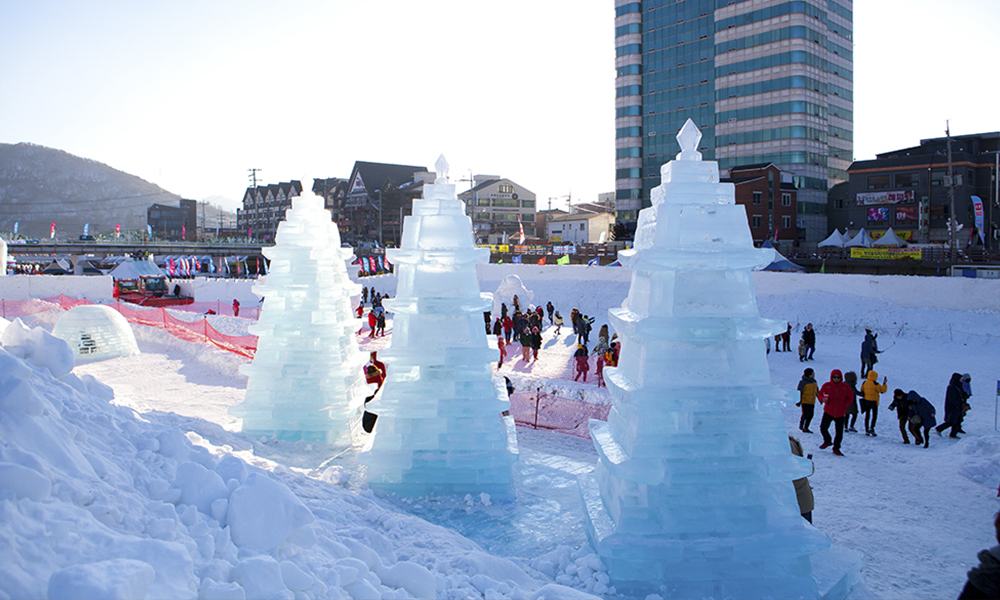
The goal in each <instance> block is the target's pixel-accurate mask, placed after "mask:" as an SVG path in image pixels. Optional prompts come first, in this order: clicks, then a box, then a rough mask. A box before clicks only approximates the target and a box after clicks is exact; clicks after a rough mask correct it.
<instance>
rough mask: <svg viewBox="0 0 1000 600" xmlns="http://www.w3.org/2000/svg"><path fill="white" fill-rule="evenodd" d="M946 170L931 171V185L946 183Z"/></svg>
mask: <svg viewBox="0 0 1000 600" xmlns="http://www.w3.org/2000/svg"><path fill="white" fill-rule="evenodd" d="M944 176H945V172H944V171H931V185H944Z"/></svg>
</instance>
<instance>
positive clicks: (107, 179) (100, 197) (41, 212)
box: [0, 143, 218, 240]
mask: <svg viewBox="0 0 1000 600" xmlns="http://www.w3.org/2000/svg"><path fill="white" fill-rule="evenodd" d="M179 200H180V196H178V195H177V194H172V193H170V192H168V191H166V190H164V189H163V188H161V187H160V186H158V185H154V184H152V183H149V182H148V181H145V180H143V179H140V178H138V177H136V176H134V175H129V174H128V173H123V172H121V171H118V170H116V169H113V168H111V167H109V166H107V165H104V164H101V163H99V162H97V161H93V160H89V159H86V158H80V157H78V156H73V155H72V154H69V153H67V152H63V151H62V150H55V149H53V148H46V147H44V146H37V145H35V144H27V143H20V144H0V232H8V233H9V232H12V231H13V230H14V223H15V222H18V223H19V228H18V232H19V233H20V234H21V235H22V236H24V237H28V238H32V237H35V238H48V237H49V228H50V226H51V225H52V223H53V222H54V223H55V224H56V235H57V238H58V239H62V240H67V239H76V238H77V236H79V235H80V234H81V233H83V225H84V223H90V234H91V235H98V234H100V233H113V232H114V230H115V225H116V224H117V223H121V225H122V230H124V231H127V230H139V229H145V228H146V210H147V209H148V208H149V206H150V205H152V204H165V205H168V206H177V205H178V201H179ZM199 212H200V207H199ZM199 218H200V214H199ZM214 218H215V220H216V221H217V220H218V216H217V215H216V216H215V217H214ZM206 220H208V218H207V214H206ZM208 221H209V223H211V222H212V221H210V220H208Z"/></svg>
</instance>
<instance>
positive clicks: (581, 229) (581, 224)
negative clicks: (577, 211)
mask: <svg viewBox="0 0 1000 600" xmlns="http://www.w3.org/2000/svg"><path fill="white" fill-rule="evenodd" d="M583 225H584V224H583V223H580V231H583Z"/></svg>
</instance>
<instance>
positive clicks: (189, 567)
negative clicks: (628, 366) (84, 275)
mask: <svg viewBox="0 0 1000 600" xmlns="http://www.w3.org/2000/svg"><path fill="white" fill-rule="evenodd" d="M616 271H617V270H616ZM607 272H609V273H610V270H609V271H607ZM589 277H590V278H591V279H594V278H595V277H596V278H597V283H594V284H591V285H590V289H591V290H592V291H593V293H592V294H588V293H587V284H586V282H580V281H567V280H559V279H552V278H550V280H548V281H547V280H546V279H545V278H544V277H538V278H531V279H530V280H528V279H527V278H526V282H527V283H528V287H529V289H532V290H533V291H534V293H535V296H534V302H540V303H544V302H545V301H548V300H551V301H552V302H553V304H555V305H556V307H557V308H558V309H559V310H560V311H561V312H562V313H563V314H564V315H565V316H567V317H568V314H569V311H570V309H572V308H573V307H574V306H576V305H578V304H580V305H583V306H584V312H589V313H590V314H591V315H592V316H595V317H597V322H596V323H595V329H594V334H593V335H592V339H594V338H596V331H597V329H598V328H599V327H600V325H601V324H603V323H605V322H606V310H607V308H610V307H613V306H617V305H619V304H621V302H622V300H623V299H624V297H625V295H626V294H627V291H628V284H627V278H623V277H622V276H621V275H618V274H617V273H616V274H614V275H611V276H609V278H608V279H607V280H606V281H602V280H601V279H600V276H599V275H597V276H589ZM781 277H782V275H778V276H777V277H768V278H766V279H764V280H760V279H758V286H757V287H758V302H759V305H760V310H761V314H762V315H763V316H765V317H770V318H778V319H785V320H788V321H789V322H791V324H792V325H793V327H794V328H795V331H796V333H795V334H794V337H793V346H794V344H795V343H796V342H797V339H798V332H799V331H801V328H802V326H803V325H804V324H805V323H806V322H812V323H813V324H814V326H815V327H816V329H817V338H818V343H817V351H816V357H815V360H814V361H813V362H811V363H809V364H808V366H810V367H812V368H814V369H815V370H816V372H817V379H819V380H820V382H821V383H822V382H823V381H825V380H826V379H827V378H828V376H829V372H830V370H831V369H834V368H838V369H841V370H845V371H846V370H854V371H858V370H859V367H860V361H859V350H860V343H861V339H862V337H863V332H864V327H865V326H868V327H872V328H873V329H875V330H877V331H879V332H880V337H879V342H880V344H881V347H882V348H883V349H884V350H885V352H884V353H883V354H882V355H881V356H880V362H879V364H878V365H877V367H876V369H877V370H878V371H879V373H880V374H882V375H885V376H887V377H888V384H889V388H890V393H889V394H887V395H885V396H883V401H882V406H881V407H880V410H881V413H880V415H879V425H878V433H879V436H878V437H875V438H870V437H866V436H864V435H863V434H845V435H846V438H845V441H844V446H843V451H844V453H845V455H846V456H845V457H842V458H841V457H835V456H833V455H832V454H830V452H829V450H819V449H818V446H819V443H820V441H821V440H820V435H819V432H818V425H819V423H818V420H819V417H818V416H817V419H816V420H815V421H814V423H813V430H814V431H816V433H815V434H813V435H808V434H802V433H799V432H798V430H797V423H798V409H797V408H795V407H794V406H791V407H788V408H786V409H785V415H786V420H787V423H788V430H789V432H790V433H792V434H794V435H796V436H797V437H800V439H802V441H803V444H804V446H805V448H806V452H808V453H812V454H813V455H814V461H815V466H816V472H815V475H814V476H813V477H812V478H811V482H812V485H813V488H814V491H815V495H816V509H815V511H814V514H813V520H814V523H815V525H816V527H818V528H819V529H820V530H821V531H823V532H824V533H826V534H827V535H829V536H830V537H831V538H832V540H833V543H834V544H836V545H838V546H842V547H846V548H849V549H854V550H857V551H859V552H861V553H863V554H864V557H865V567H864V575H865V577H866V587H865V588H863V589H862V590H860V597H881V598H916V597H919V598H953V597H956V596H957V594H958V592H959V591H960V590H961V587H962V585H963V584H964V580H965V573H966V571H967V570H968V569H969V568H970V567H972V566H974V565H975V564H976V559H975V556H976V553H977V552H978V551H979V550H980V549H982V548H986V547H989V546H992V545H994V544H995V540H994V533H993V527H992V516H993V514H994V513H995V512H996V510H997V509H998V500H997V493H996V488H997V484H998V483H1000V460H998V457H1000V435H998V434H997V433H996V432H995V430H994V394H995V392H996V385H997V379H998V376H1000V367H998V361H997V358H998V357H1000V339H998V336H1000V311H998V310H997V309H996V306H995V297H996V286H995V284H993V283H992V282H984V283H983V285H978V284H977V283H975V282H969V281H963V280H958V281H953V282H952V283H948V280H930V279H917V278H906V281H905V282H902V284H901V283H900V282H899V281H895V280H897V279H899V278H871V277H860V276H858V277H850V276H819V275H813V276H809V277H813V278H814V279H812V280H811V282H810V283H809V284H808V285H806V284H803V283H802V280H799V279H793V278H788V279H781ZM795 277H800V276H795ZM817 277H822V278H824V279H815V278H817ZM497 279H498V278H484V281H483V284H482V285H483V289H484V291H492V289H495V287H496V280H497ZM793 281H796V282H797V283H796V284H795V285H790V282H793ZM818 281H820V282H822V283H823V285H816V284H815V283H816V282H818ZM873 282H874V283H873ZM923 282H926V285H923V286H921V285H920V284H921V283H923ZM903 284H905V285H903ZM878 285H882V286H883V287H886V286H894V287H893V289H905V290H910V289H912V290H914V291H913V292H909V291H908V292H907V293H906V294H901V295H900V297H899V298H898V299H899V301H898V302H896V301H893V300H892V299H888V298H887V297H886V296H887V295H888V296H891V295H892V294H885V293H881V294H880V293H874V292H873V291H872V289H873V288H877V287H878ZM970 286H971V287H970ZM977 294H982V295H983V299H982V300H977ZM977 306H989V307H990V309H980V310H974V309H972V308H974V307H977ZM955 307H960V308H961V309H960V310H956V308H955ZM59 314H60V311H58V310H53V311H50V312H45V313H40V314H37V315H33V316H31V317H26V318H24V322H25V323H26V324H28V325H30V326H37V327H40V329H41V330H50V329H51V327H52V325H53V324H54V323H55V321H56V320H57V319H58V317H59ZM210 321H211V322H212V325H213V326H214V327H216V328H217V329H219V330H220V331H222V332H224V333H228V334H233V335H239V334H242V333H245V326H246V323H247V321H246V320H245V319H235V318H232V317H225V316H221V315H217V316H212V317H210ZM0 326H2V323H0ZM15 327H16V326H15ZM391 327H392V325H391V322H390V324H389V326H388V329H389V331H390V333H391ZM134 330H135V333H136V337H137V339H138V342H139V346H140V349H141V350H142V354H139V355H136V356H131V357H126V358H119V359H113V360H109V361H103V362H97V363H91V364H88V365H83V366H78V367H76V368H75V369H74V370H73V372H72V373H71V374H64V373H63V371H65V365H64V364H61V361H60V360H59V359H58V357H53V352H52V351H51V350H50V348H51V347H52V344H51V343H50V342H47V341H46V340H45V339H43V337H42V336H41V333H40V332H35V333H33V334H31V335H29V334H27V333H24V332H21V331H13V330H11V331H8V332H7V333H5V334H4V337H3V340H4V348H3V349H2V350H0V598H2V597H11V598H29V597H30V598H40V597H52V598H56V597H70V596H77V597H79V596H81V595H84V594H83V591H88V592H89V591H94V592H95V593H94V594H93V595H94V596H95V597H119V598H132V597H140V596H141V595H142V594H143V593H148V597H151V598H167V597H169V598H195V597H202V598H240V597H247V598H264V597H268V598H271V597H274V598H320V597H352V598H375V597H379V598H407V597H431V596H435V597H441V598H467V597H480V598H502V597H510V598H523V597H527V598H541V597H546V598H568V597H573V595H574V594H577V595H579V596H580V597H583V595H584V594H586V593H588V592H589V593H592V594H595V595H598V596H606V597H613V593H612V590H609V589H608V579H607V575H606V573H605V572H604V571H603V566H602V565H601V564H600V561H599V560H598V559H597V557H596V556H595V555H594V554H593V553H592V551H591V549H590V548H589V546H588V545H587V540H586V536H585V534H584V530H583V512H582V508H581V506H580V501H579V498H578V492H577V489H576V476H577V475H578V474H580V473H585V472H588V471H589V470H591V469H592V468H593V465H594V463H595V462H596V455H595V452H594V448H593V444H592V443H591V442H590V441H589V440H587V439H582V438H578V437H573V436H568V435H563V434H559V433H551V432H545V431H541V430H539V431H534V430H532V429H529V428H524V427H519V428H518V441H519V445H520V449H521V459H520V461H519V463H517V465H516V467H515V468H516V482H517V491H518V500H517V501H516V502H514V503H501V502H494V501H492V500H491V499H489V498H488V497H484V496H468V497H466V498H428V499H418V500H413V501H411V500H407V499H402V498H399V497H395V496H391V495H382V494H375V493H373V492H371V491H370V490H368V489H367V486H366V485H365V482H364V472H363V469H361V468H360V467H358V466H357V465H355V464H354V462H353V460H352V457H351V456H349V455H341V456H330V455H329V453H328V452H326V451H325V449H324V448H323V447H319V446H310V445H308V444H287V443H276V442H273V441H267V440H264V441H262V440H254V439H248V438H246V437H245V436H243V435H241V434H240V433H239V421H238V420H237V419H234V418H232V417H230V416H229V415H228V414H227V412H226V409H227V408H228V406H229V405H231V404H233V403H235V402H237V401H239V400H240V399H242V395H243V391H244V390H245V385H246V378H245V377H244V376H242V375H240V374H239V373H238V371H237V368H238V366H239V365H240V364H243V363H244V362H245V359H243V358H241V357H239V356H237V355H234V354H231V353H228V352H225V351H223V350H220V349H217V348H215V347H213V346H208V345H205V344H197V343H190V342H184V341H181V340H178V339H177V338H174V337H172V336H170V335H169V334H167V333H165V332H164V331H162V330H159V329H153V328H148V327H142V326H134ZM365 334H367V331H365ZM32 336H33V337H32ZM571 338H572V331H571V328H569V327H564V328H563V330H562V334H561V335H559V336H556V335H554V331H553V329H552V328H551V327H548V328H546V330H545V332H544V342H543V350H542V353H541V357H540V360H539V361H538V362H537V363H525V362H523V361H521V360H520V357H519V355H520V353H519V347H518V346H517V344H514V345H513V346H512V347H511V348H510V350H511V351H512V352H511V355H510V357H509V358H508V361H507V362H506V363H505V365H504V367H503V369H501V370H500V372H501V373H503V374H505V375H508V376H510V377H511V379H512V380H513V381H514V383H515V385H516V386H518V389H520V390H530V389H532V388H533V387H539V386H544V387H545V389H546V391H547V392H548V393H552V392H556V393H557V395H558V396H561V397H565V398H576V399H580V400H584V401H587V402H592V403H607V402H610V398H609V397H608V396H607V393H606V391H604V390H603V389H599V388H597V387H596V386H595V385H593V383H587V384H582V383H576V382H573V381H571V380H570V377H571V372H570V369H569V365H570V361H571V354H572V349H573V342H574V340H572V339H571ZM360 341H361V343H362V346H363V348H364V349H379V348H382V347H385V346H386V345H387V344H389V343H391V335H390V336H387V337H386V338H376V339H370V338H367V337H363V338H360ZM22 359H23V360H22ZM769 362H770V365H771V375H772V380H773V382H774V383H775V384H776V385H779V386H781V387H786V388H789V389H794V388H795V386H796V384H797V382H798V380H799V377H800V375H801V373H802V369H803V368H804V367H805V366H807V365H804V364H803V363H801V362H799V361H798V360H797V356H796V355H795V354H794V353H790V354H785V353H775V352H773V351H772V352H771V354H770V355H769ZM953 372H961V373H970V374H971V375H972V384H973V391H974V392H975V394H974V396H973V397H972V399H971V401H970V404H971V405H972V407H973V409H972V411H971V412H970V413H969V414H968V416H967V418H966V424H965V429H966V431H968V432H969V433H968V435H966V436H963V437H962V439H960V440H951V439H948V438H947V437H944V438H939V437H937V436H935V435H933V434H932V439H931V443H930V448H928V449H924V448H923V447H918V446H915V445H913V444H910V445H903V444H902V443H901V438H900V435H899V431H898V429H897V422H896V419H895V415H894V414H893V413H889V412H888V411H887V410H886V408H887V406H888V403H889V402H890V401H891V390H892V389H894V388H896V387H899V388H902V389H904V390H910V389H915V390H917V391H918V392H919V393H920V394H922V395H923V396H925V397H927V398H928V399H930V400H931V402H932V403H933V404H934V405H935V406H936V407H937V410H938V416H939V418H940V417H941V416H942V413H943V400H944V391H945V386H946V384H947V381H948V379H949V377H950V375H951V373H953ZM53 373H54V374H55V375H57V376H60V377H55V376H53ZM590 381H591V382H592V381H593V379H592V377H591V379H590ZM112 391H113V396H114V397H113V399H111V395H112ZM862 429H863V427H862ZM95 563H96V564H95ZM88 585H89V586H91V587H90V588H87V587H86V586H88Z"/></svg>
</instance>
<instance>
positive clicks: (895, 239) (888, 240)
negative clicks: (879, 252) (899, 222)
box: [872, 227, 906, 248]
mask: <svg viewBox="0 0 1000 600" xmlns="http://www.w3.org/2000/svg"><path fill="white" fill-rule="evenodd" d="M872 245H873V246H878V247H880V248H902V247H903V246H905V245H906V240H904V239H903V238H901V237H899V236H898V235H896V232H895V231H893V230H892V227H890V228H889V231H886V232H885V235H883V236H882V237H880V238H879V239H877V240H875V242H874V243H873V244H872Z"/></svg>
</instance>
